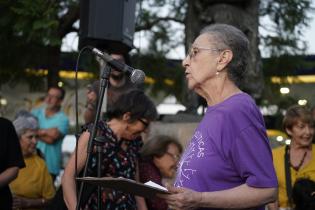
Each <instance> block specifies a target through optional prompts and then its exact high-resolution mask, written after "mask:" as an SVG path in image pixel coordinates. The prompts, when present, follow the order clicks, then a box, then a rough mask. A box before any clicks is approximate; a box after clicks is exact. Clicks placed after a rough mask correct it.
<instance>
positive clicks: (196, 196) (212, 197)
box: [160, 184, 277, 210]
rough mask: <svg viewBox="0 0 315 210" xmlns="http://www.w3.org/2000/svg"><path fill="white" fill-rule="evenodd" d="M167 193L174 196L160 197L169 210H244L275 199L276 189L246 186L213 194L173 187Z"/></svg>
mask: <svg viewBox="0 0 315 210" xmlns="http://www.w3.org/2000/svg"><path fill="white" fill-rule="evenodd" d="M169 191H171V192H173V193H174V194H171V195H160V197H161V198H164V199H166V201H167V203H168V204H169V207H170V208H171V209H182V210H184V209H190V208H195V207H210V208H226V209H233V208H234V209H245V208H251V207H256V206H261V205H265V204H266V203H270V202H273V201H275V199H276V197H277V188H254V187H250V186H248V185H246V184H243V185H240V186H238V187H235V188H232V189H228V190H222V191H215V192H196V191H193V190H190V189H186V188H175V187H170V188H169Z"/></svg>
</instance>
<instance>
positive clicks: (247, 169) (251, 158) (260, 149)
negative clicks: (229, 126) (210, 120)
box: [231, 126, 278, 187]
mask: <svg viewBox="0 0 315 210" xmlns="http://www.w3.org/2000/svg"><path fill="white" fill-rule="evenodd" d="M231 154H232V161H233V165H234V167H235V168H236V171H237V172H238V173H239V175H240V176H241V177H242V178H243V179H245V180H246V181H245V182H246V183H247V184H248V185H249V186H252V187H277V186H278V183H277V177H276V174H275V170H274V167H273V161H272V153H271V148H270V145H269V142H268V138H267V136H266V132H265V129H264V128H257V127H254V126H249V127H247V128H245V129H244V130H242V131H241V133H240V135H239V136H238V138H237V139H236V141H235V142H234V143H233V146H232V148H231Z"/></svg>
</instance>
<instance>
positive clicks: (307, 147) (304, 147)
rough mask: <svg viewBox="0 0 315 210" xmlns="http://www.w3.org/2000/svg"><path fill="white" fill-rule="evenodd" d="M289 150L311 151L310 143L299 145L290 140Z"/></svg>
mask: <svg viewBox="0 0 315 210" xmlns="http://www.w3.org/2000/svg"><path fill="white" fill-rule="evenodd" d="M290 150H291V151H293V152H304V151H311V150H312V144H310V145H299V144H296V143H295V142H294V141H292V142H291V145H290Z"/></svg>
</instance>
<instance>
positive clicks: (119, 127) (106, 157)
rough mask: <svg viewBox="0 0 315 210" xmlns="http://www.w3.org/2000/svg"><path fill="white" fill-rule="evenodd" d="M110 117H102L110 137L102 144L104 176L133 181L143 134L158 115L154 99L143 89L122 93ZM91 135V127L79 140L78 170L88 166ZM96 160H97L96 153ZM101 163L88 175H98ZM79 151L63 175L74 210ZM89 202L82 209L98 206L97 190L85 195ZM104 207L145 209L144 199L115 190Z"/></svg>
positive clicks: (101, 129) (105, 195)
mask: <svg viewBox="0 0 315 210" xmlns="http://www.w3.org/2000/svg"><path fill="white" fill-rule="evenodd" d="M107 116H108V120H107V121H106V122H105V121H103V120H100V121H99V123H98V125H97V127H98V135H99V136H103V137H105V138H106V141H105V143H104V145H103V146H102V152H103V159H102V171H101V176H103V177H124V178H128V179H133V180H139V179H138V156H139V150H140V147H141V146H142V140H141V133H143V132H144V131H145V130H146V129H147V128H148V126H149V124H150V122H151V121H153V120H155V119H156V118H157V111H156V108H155V105H154V104H153V102H152V101H151V100H150V99H149V98H148V97H147V96H146V95H145V94H144V93H143V91H140V90H133V91H130V92H127V93H124V94H122V95H121V97H120V98H119V99H118V100H117V101H116V103H115V106H113V107H111V109H110V110H109V111H108V115H107ZM89 137H90V129H88V130H87V131H85V132H84V133H83V134H82V135H81V136H80V139H79V143H78V154H79V155H78V157H77V161H78V162H77V165H78V170H79V171H81V170H82V169H83V167H84V164H85V161H86V157H87V145H88V141H89ZM91 156H92V157H91V158H92V160H91V161H90V163H93V162H95V161H96V156H97V154H95V153H94V152H93V153H92V154H91ZM96 167H97V164H91V165H89V166H88V174H87V175H88V176H96V172H97V168H96ZM74 178H75V154H72V156H71V158H70V160H69V162H68V164H67V166H66V168H65V172H64V175H63V177H62V186H63V193H64V200H65V203H66V205H67V207H68V209H70V210H74V209H76V205H77V196H76V195H77V193H76V183H75V179H74ZM85 196H86V197H87V201H86V202H85V203H83V205H81V208H82V209H97V190H96V189H95V190H93V192H92V193H91V194H89V195H85ZM101 202H102V207H103V209H108V210H111V209H128V210H133V209H143V208H144V209H145V202H144V199H143V198H140V197H137V196H136V197H134V196H133V195H130V194H125V193H122V192H120V191H115V190H104V191H103V192H102V199H101Z"/></svg>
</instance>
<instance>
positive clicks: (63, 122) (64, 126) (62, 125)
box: [57, 115, 69, 135]
mask: <svg viewBox="0 0 315 210" xmlns="http://www.w3.org/2000/svg"><path fill="white" fill-rule="evenodd" d="M57 128H58V130H59V132H60V133H62V135H66V134H67V133H68V128H69V120H68V118H67V117H66V116H64V115H62V117H61V118H60V120H59V123H58V125H57Z"/></svg>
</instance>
